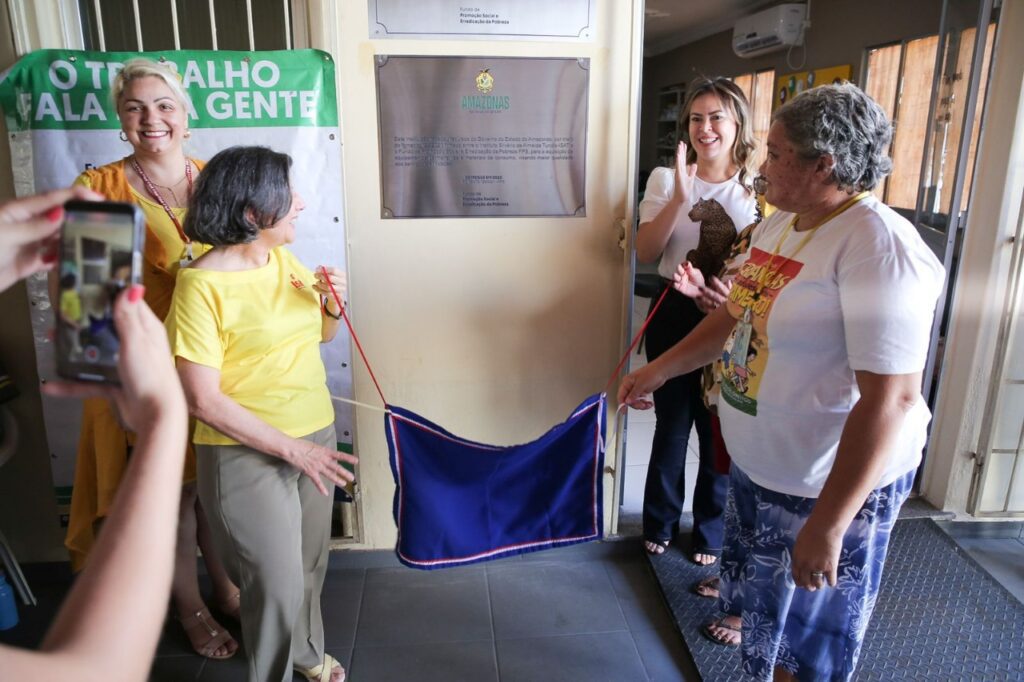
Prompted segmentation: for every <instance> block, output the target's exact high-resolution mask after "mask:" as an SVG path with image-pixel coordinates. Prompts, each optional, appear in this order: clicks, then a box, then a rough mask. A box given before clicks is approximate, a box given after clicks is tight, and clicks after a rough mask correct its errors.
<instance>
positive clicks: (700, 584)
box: [690, 575, 722, 599]
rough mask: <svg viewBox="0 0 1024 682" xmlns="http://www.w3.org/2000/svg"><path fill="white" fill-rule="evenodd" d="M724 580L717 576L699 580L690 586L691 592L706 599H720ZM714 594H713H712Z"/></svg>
mask: <svg viewBox="0 0 1024 682" xmlns="http://www.w3.org/2000/svg"><path fill="white" fill-rule="evenodd" d="M721 582H722V579H721V578H719V577H718V576H717V575H713V576H711V577H710V578H704V579H703V580H699V581H697V582H695V583H694V584H693V585H691V586H690V592H693V593H694V594H695V595H697V596H698V597H704V598H705V599H718V593H719V590H720V585H721ZM712 593H713V594H712Z"/></svg>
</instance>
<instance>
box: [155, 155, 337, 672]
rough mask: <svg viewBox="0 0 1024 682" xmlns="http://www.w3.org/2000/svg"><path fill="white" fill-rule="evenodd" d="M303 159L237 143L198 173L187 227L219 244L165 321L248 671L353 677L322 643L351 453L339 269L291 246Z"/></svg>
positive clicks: (185, 281) (196, 267)
mask: <svg viewBox="0 0 1024 682" xmlns="http://www.w3.org/2000/svg"><path fill="white" fill-rule="evenodd" d="M290 165H291V159H290V158H289V157H288V156H287V155H286V154H279V153H277V152H274V151H271V150H270V149H267V148H265V147H232V148H230V149H226V150H224V151H222V152H220V153H219V154H217V155H216V156H215V157H213V158H212V159H211V160H210V162H209V164H208V165H207V166H206V169H205V170H204V171H203V174H202V176H201V177H200V178H199V180H198V181H197V182H196V187H195V192H194V194H193V196H192V200H191V202H190V203H189V212H188V215H187V216H186V218H185V233H186V234H187V235H188V236H189V237H190V238H192V239H193V240H195V241H202V242H204V243H207V244H211V245H212V246H213V248H212V250H210V251H209V252H207V253H206V254H204V255H203V256H202V257H200V258H199V259H197V260H196V261H195V263H193V264H192V266H191V267H189V268H188V269H186V270H182V271H181V273H180V274H179V276H178V285H177V287H176V288H175V290H174V298H173V302H172V304H171V310H170V313H169V314H168V317H167V330H168V334H169V336H170V339H171V352H172V353H174V355H175V359H176V364H177V367H178V374H179V376H180V377H181V382H182V385H183V386H184V388H185V396H186V398H187V400H188V403H189V409H190V411H191V413H192V414H193V415H194V416H195V417H196V418H197V420H198V422H197V424H196V429H195V433H194V435H193V442H194V443H195V446H196V467H197V475H198V487H199V498H200V500H202V503H203V507H204V508H205V509H206V510H207V514H208V516H209V520H210V526H211V529H212V530H213V537H214V541H215V542H216V544H217V548H218V550H219V551H220V555H221V556H222V557H223V558H224V561H225V564H226V566H227V568H228V571H229V572H230V573H231V576H232V577H233V578H234V579H235V580H236V581H238V583H239V585H241V587H242V602H241V622H242V637H243V639H244V640H245V642H246V648H245V653H246V656H247V657H248V659H249V661H248V663H249V679H250V680H261V681H262V680H275V681H276V680H290V679H291V675H292V668H293V666H294V669H295V670H297V671H298V672H300V673H302V674H303V675H305V676H306V677H307V678H309V679H311V680H321V679H326V678H327V677H329V679H330V680H332V682H340V680H343V679H344V676H345V671H344V669H343V668H342V667H341V664H340V663H338V661H336V660H335V659H334V658H332V657H331V656H329V655H327V654H326V653H325V651H324V632H323V620H322V618H321V614H320V591H321V588H322V587H323V581H324V576H325V574H326V570H327V551H328V541H329V540H330V530H331V502H332V499H333V495H332V493H333V488H334V485H344V484H345V482H346V481H350V480H352V478H353V476H352V474H351V473H350V472H349V471H348V470H347V469H345V468H344V467H343V466H342V462H350V463H353V464H354V463H355V462H356V458H355V457H352V456H351V455H346V454H344V453H341V452H338V450H337V441H336V437H335V432H334V409H333V408H332V406H331V397H330V394H329V393H328V391H327V374H326V372H325V371H324V365H323V361H322V360H321V359H320V349H319V346H320V343H322V342H326V341H330V340H331V339H333V338H334V336H335V334H337V331H338V323H339V320H340V319H341V316H340V313H341V311H340V309H339V308H338V306H337V304H336V302H335V299H334V298H333V297H332V296H331V287H332V286H333V288H334V290H336V291H337V292H338V295H339V296H344V293H345V275H344V273H342V272H341V271H340V270H338V269H336V268H318V272H317V273H316V274H313V273H312V272H310V271H309V270H308V269H306V267H304V266H303V265H302V263H300V262H299V261H298V259H296V258H295V256H293V255H292V254H291V253H290V252H289V251H288V250H287V249H286V248H285V245H286V244H290V243H291V242H292V241H294V239H295V221H296V219H297V218H298V216H299V213H300V212H301V211H302V209H303V208H304V207H305V205H304V204H303V202H302V199H301V198H300V197H299V195H298V194H297V193H295V192H294V191H293V190H292V189H291V184H290V182H289V176H288V172H289V167H290ZM328 279H329V281H328Z"/></svg>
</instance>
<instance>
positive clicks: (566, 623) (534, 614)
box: [487, 561, 626, 639]
mask: <svg viewBox="0 0 1024 682" xmlns="http://www.w3.org/2000/svg"><path fill="white" fill-rule="evenodd" d="M487 579H488V582H489V584H490V593H491V608H492V610H493V612H494V634H495V637H496V638H497V639H509V638H515V637H535V636H542V635H571V634H583V633H595V632H610V631H613V630H625V629H626V621H625V618H624V617H623V615H622V610H621V609H620V608H619V604H618V600H617V599H616V598H615V591H614V590H613V589H612V585H611V581H610V580H609V578H608V575H607V573H605V570H604V566H603V565H602V563H600V562H592V563H580V562H550V563H547V562H529V561H525V562H523V563H521V564H520V565H518V566H514V565H509V566H504V567H501V568H495V569H494V570H489V571H488V573H487Z"/></svg>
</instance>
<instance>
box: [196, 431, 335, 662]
mask: <svg viewBox="0 0 1024 682" xmlns="http://www.w3.org/2000/svg"><path fill="white" fill-rule="evenodd" d="M305 438H306V439H307V440H311V441H315V442H316V443H318V444H320V445H323V446H326V447H329V448H332V449H333V448H335V447H336V441H335V433H334V425H333V424H332V425H331V426H328V427H327V428H325V429H321V430H320V431H317V432H315V433H312V434H310V435H308V436H306V437H305ZM196 459H197V474H198V476H197V478H198V480H197V485H198V489H199V499H200V500H201V501H202V504H203V508H204V509H205V510H206V515H207V517H208V518H209V521H210V527H211V531H212V534H213V539H214V543H215V544H216V546H217V550H218V551H219V552H220V556H221V557H222V558H223V560H224V564H225V566H226V568H227V571H228V574H229V575H230V576H231V579H232V580H234V581H235V583H236V584H237V585H238V586H239V588H240V589H241V591H242V600H241V620H242V640H243V645H244V651H245V654H246V657H247V658H248V664H249V682H291V679H292V666H293V665H298V666H302V667H304V668H307V667H313V666H317V665H319V664H320V663H322V662H323V657H324V625H323V619H322V617H321V614H320V591H321V589H322V588H323V584H324V576H325V575H326V573H327V555H328V542H329V541H330V535H331V503H332V500H333V493H334V487H333V484H332V483H331V482H330V481H326V480H325V481H323V483H324V485H326V486H327V489H328V490H329V491H330V492H331V494H330V495H329V496H327V497H324V496H323V495H321V494H320V493H319V491H317V489H316V487H314V485H313V482H312V481H311V480H310V479H309V478H308V477H307V476H303V475H302V474H301V473H300V472H299V470H298V469H295V468H294V467H292V466H291V465H289V464H287V463H286V462H284V461H283V460H281V459H279V458H277V457H271V456H270V455H266V454H264V453H262V452H258V451H256V450H253V449H251V448H247V447H245V446H242V445H197V446H196Z"/></svg>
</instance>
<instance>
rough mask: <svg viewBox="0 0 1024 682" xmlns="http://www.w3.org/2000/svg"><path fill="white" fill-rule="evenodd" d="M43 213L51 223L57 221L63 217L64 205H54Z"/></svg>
mask: <svg viewBox="0 0 1024 682" xmlns="http://www.w3.org/2000/svg"><path fill="white" fill-rule="evenodd" d="M45 215H46V219H47V220H49V221H50V222H51V223H55V222H58V221H59V220H61V219H62V218H63V217H64V207H63V206H54V207H53V208H51V209H50V210H49V211H47V212H46V214H45Z"/></svg>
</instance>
